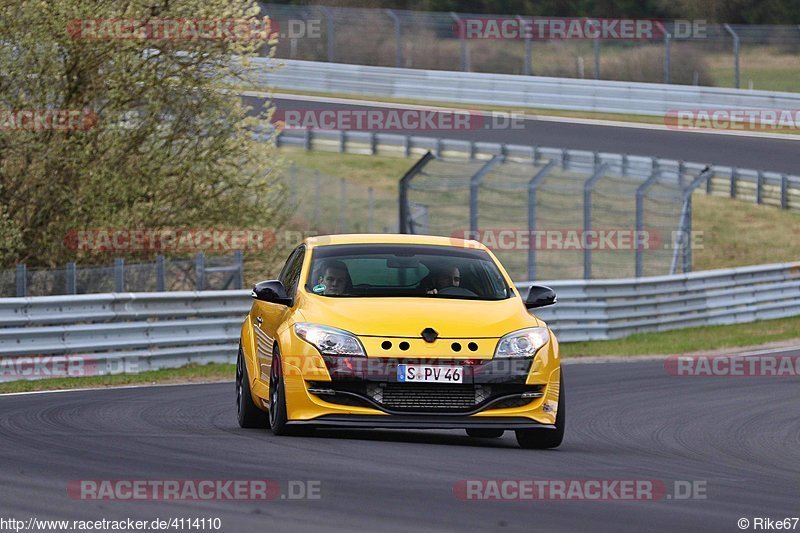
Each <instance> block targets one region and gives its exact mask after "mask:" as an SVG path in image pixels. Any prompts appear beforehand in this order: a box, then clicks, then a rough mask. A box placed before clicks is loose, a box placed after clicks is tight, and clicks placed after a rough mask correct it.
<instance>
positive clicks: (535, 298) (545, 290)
mask: <svg viewBox="0 0 800 533" xmlns="http://www.w3.org/2000/svg"><path fill="white" fill-rule="evenodd" d="M557 301H558V299H557V298H556V291H554V290H553V289H551V288H550V287H545V286H544V285H531V288H530V290H529V291H528V297H527V298H525V307H527V308H528V309H536V308H537V307H545V306H547V305H553V304H554V303H556V302H557Z"/></svg>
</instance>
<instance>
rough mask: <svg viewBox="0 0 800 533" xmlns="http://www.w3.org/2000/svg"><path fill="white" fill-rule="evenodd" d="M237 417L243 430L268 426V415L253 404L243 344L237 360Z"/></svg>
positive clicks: (240, 346)
mask: <svg viewBox="0 0 800 533" xmlns="http://www.w3.org/2000/svg"><path fill="white" fill-rule="evenodd" d="M236 415H237V418H238V419H239V427H242V428H265V427H267V425H268V421H267V413H265V412H264V411H262V410H261V409H259V408H258V407H257V406H256V404H255V403H253V396H252V394H251V393H250V380H249V378H248V376H247V365H246V364H245V363H244V352H242V345H241V344H239V357H237V358H236Z"/></svg>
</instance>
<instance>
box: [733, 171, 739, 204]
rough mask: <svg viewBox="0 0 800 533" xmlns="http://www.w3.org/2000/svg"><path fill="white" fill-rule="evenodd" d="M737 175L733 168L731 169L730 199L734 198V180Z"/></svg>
mask: <svg viewBox="0 0 800 533" xmlns="http://www.w3.org/2000/svg"><path fill="white" fill-rule="evenodd" d="M738 177H739V176H738V173H737V172H736V169H735V168H731V198H736V180H737V178H738Z"/></svg>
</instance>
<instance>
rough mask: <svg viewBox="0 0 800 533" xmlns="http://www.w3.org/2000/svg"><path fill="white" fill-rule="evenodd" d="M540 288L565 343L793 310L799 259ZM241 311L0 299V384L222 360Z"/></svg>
mask: <svg viewBox="0 0 800 533" xmlns="http://www.w3.org/2000/svg"><path fill="white" fill-rule="evenodd" d="M542 283H546V284H549V285H551V286H552V287H554V288H555V289H556V291H557V293H558V300H559V302H558V304H556V305H555V306H553V307H549V308H544V309H540V310H538V311H537V312H536V314H537V315H538V316H539V317H541V318H542V319H543V320H546V321H547V322H548V324H549V325H550V326H551V327H552V328H553V330H554V331H555V332H556V333H557V334H558V336H559V339H560V340H561V341H565V342H569V341H582V340H595V339H613V338H618V337H623V336H625V335H629V334H632V333H640V332H648V331H666V330H671V329H678V328H684V327H691V326H705V325H715V324H737V323H744V322H752V321H755V320H763V319H770V318H781V317H788V316H794V315H798V314H800V262H798V263H786V264H776V265H763V266H755V267H743V268H734V269H727V270H712V271H706V272H697V273H689V274H681V275H677V276H660V277H652V278H638V279H617V280H566V281H552V282H546V281H545V282H542ZM529 286H530V283H521V284H518V285H517V288H518V289H519V290H520V291H525V290H527V288H528V287H529ZM523 294H524V292H523ZM249 305H250V297H249V293H248V292H247V291H204V292H166V293H114V294H93V295H78V296H43V297H30V298H3V299H0V325H2V327H0V362H2V363H3V364H0V381H4V380H5V381H8V380H12V379H27V378H29V377H27V376H15V375H9V373H8V372H6V370H7V369H8V368H9V365H8V364H7V362H8V361H9V360H12V361H13V360H14V359H20V358H29V359H30V358H34V359H35V358H39V357H48V356H55V357H56V358H62V359H68V358H69V357H70V356H72V355H80V356H83V357H85V358H86V359H88V360H91V361H93V364H94V367H93V373H97V374H105V373H118V372H123V371H127V372H142V371H145V370H151V369H159V368H171V367H179V366H183V365H186V364H188V363H192V362H195V363H210V362H229V363H230V362H233V361H234V360H235V357H236V350H237V345H238V339H239V333H240V327H241V323H242V320H243V317H244V315H245V313H246V312H247V310H248V308H249ZM669 349H670V348H669V346H665V347H664V350H665V351H666V352H668V351H669ZM565 352H566V353H567V354H568V353H569V348H566V349H565ZM33 377H41V376H30V378H33Z"/></svg>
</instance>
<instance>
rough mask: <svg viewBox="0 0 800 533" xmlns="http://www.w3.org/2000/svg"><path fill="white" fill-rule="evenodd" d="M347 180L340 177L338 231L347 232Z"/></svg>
mask: <svg viewBox="0 0 800 533" xmlns="http://www.w3.org/2000/svg"><path fill="white" fill-rule="evenodd" d="M346 204H347V181H345V179H344V178H340V179H339V224H337V228H336V232H337V233H347V214H346V209H347V205H346Z"/></svg>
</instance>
